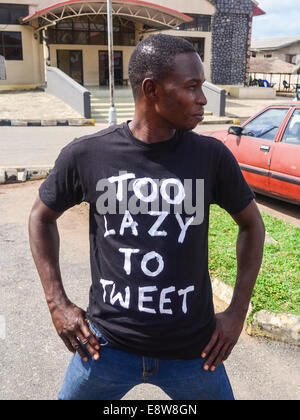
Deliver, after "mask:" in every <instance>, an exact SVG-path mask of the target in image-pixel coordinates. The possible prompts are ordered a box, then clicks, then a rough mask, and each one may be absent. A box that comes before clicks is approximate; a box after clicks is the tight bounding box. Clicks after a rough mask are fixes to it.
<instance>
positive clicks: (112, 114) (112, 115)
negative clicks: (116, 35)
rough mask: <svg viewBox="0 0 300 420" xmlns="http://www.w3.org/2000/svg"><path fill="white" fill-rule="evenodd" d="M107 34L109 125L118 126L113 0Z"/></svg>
mask: <svg viewBox="0 0 300 420" xmlns="http://www.w3.org/2000/svg"><path fill="white" fill-rule="evenodd" d="M107 34H108V62H109V91H110V109H109V118H108V121H109V124H110V125H114V124H117V110H116V108H115V100H114V93H115V69H114V43H113V18H112V0H107Z"/></svg>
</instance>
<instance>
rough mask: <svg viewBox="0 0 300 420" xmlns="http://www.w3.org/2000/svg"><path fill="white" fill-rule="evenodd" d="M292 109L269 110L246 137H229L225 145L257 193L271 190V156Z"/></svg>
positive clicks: (248, 127) (248, 126)
mask: <svg viewBox="0 0 300 420" xmlns="http://www.w3.org/2000/svg"><path fill="white" fill-rule="evenodd" d="M288 111H289V108H287V107H286V108H283V107H282V108H280V107H278V108H269V109H266V110H265V111H263V112H262V113H261V114H259V115H258V116H256V117H254V118H253V119H252V120H251V121H249V123H247V124H245V126H244V129H245V130H246V132H247V134H246V135H242V136H235V135H228V136H227V139H226V140H225V144H226V145H227V147H229V149H230V150H231V151H232V153H233V154H234V155H235V157H236V159H237V161H238V162H239V164H240V167H241V169H242V171H243V174H244V176H245V179H246V181H247V182H248V184H249V185H251V186H252V187H254V188H255V189H257V190H263V191H269V188H270V185H269V170H270V163H271V156H272V153H273V148H274V145H275V139H276V138H277V133H278V129H279V127H280V126H281V124H282V122H283V120H284V118H285V116H286V114H287V113H288Z"/></svg>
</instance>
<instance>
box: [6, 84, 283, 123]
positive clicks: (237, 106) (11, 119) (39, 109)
mask: <svg viewBox="0 0 300 420" xmlns="http://www.w3.org/2000/svg"><path fill="white" fill-rule="evenodd" d="M290 100H291V98H286V99H285V98H282V97H277V98H276V99H273V100H265V99H260V100H257V99H236V98H231V97H229V96H228V97H227V98H226V116H225V117H217V116H215V115H206V116H205V120H204V122H203V124H227V123H228V124H231V123H236V122H237V121H236V120H239V121H240V122H243V121H245V120H247V119H248V118H249V117H250V116H252V115H253V114H255V113H256V112H258V111H259V110H260V109H262V108H263V107H265V106H268V105H271V104H273V103H274V102H275V103H280V102H281V103H284V102H287V101H290ZM1 121H2V123H1ZM84 122H86V124H88V125H91V124H92V122H91V121H90V120H85V121H84V118H83V117H82V116H81V115H80V114H79V113H78V112H77V111H76V110H74V109H73V108H72V107H71V106H69V105H68V104H66V103H65V102H63V101H62V100H61V99H59V98H57V97H56V96H53V95H51V94H49V93H46V92H43V91H39V90H35V91H16V92H1V93H0V125H19V126H22V125H50V126H55V125H85V124H84ZM118 122H121V119H120V121H118ZM27 123H28V124H27Z"/></svg>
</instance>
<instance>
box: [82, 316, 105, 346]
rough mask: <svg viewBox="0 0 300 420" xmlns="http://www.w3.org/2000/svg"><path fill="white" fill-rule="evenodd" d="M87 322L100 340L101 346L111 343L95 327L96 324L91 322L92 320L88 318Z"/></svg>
mask: <svg viewBox="0 0 300 420" xmlns="http://www.w3.org/2000/svg"><path fill="white" fill-rule="evenodd" d="M86 322H87V324H88V326H89V328H90V330H91V332H92V333H93V335H94V336H95V337H96V338H97V340H98V341H99V344H100V346H101V347H103V346H107V345H108V344H109V342H108V341H107V340H106V338H105V337H104V335H103V334H102V333H101V332H100V331H99V330H98V329H97V328H96V327H95V325H94V324H92V323H91V321H89V320H88V319H86Z"/></svg>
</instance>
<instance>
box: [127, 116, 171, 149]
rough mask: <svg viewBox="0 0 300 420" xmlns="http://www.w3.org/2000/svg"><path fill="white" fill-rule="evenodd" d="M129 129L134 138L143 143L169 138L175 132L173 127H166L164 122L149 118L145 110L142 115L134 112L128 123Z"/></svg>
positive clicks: (157, 141)
mask: <svg viewBox="0 0 300 420" xmlns="http://www.w3.org/2000/svg"><path fill="white" fill-rule="evenodd" d="M129 129H130V131H131V133H132V134H133V136H134V137H135V138H137V139H138V140H141V141H143V142H145V143H159V142H163V141H167V140H170V139H171V138H172V137H173V136H174V134H175V132H176V129H175V128H171V127H168V126H167V124H166V123H165V122H163V121H161V120H159V119H157V118H149V115H147V112H145V113H143V114H142V115H140V114H139V113H138V112H135V115H134V118H133V120H132V121H131V122H130V123H129Z"/></svg>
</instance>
